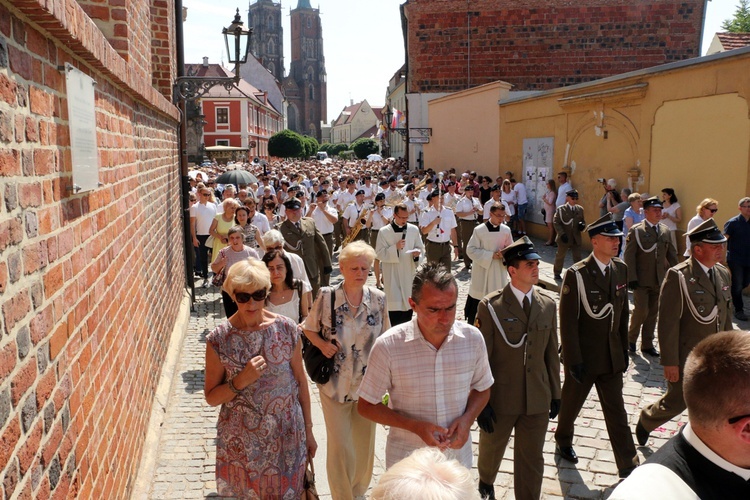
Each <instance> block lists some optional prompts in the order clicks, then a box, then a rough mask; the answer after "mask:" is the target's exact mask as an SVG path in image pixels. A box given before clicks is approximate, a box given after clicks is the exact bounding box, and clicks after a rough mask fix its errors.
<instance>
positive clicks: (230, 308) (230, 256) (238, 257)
mask: <svg viewBox="0 0 750 500" xmlns="http://www.w3.org/2000/svg"><path fill="white" fill-rule="evenodd" d="M227 239H228V240H229V245H228V246H226V247H224V248H222V249H221V250H219V252H218V255H217V256H216V257H217V258H216V260H214V261H213V262H212V263H211V270H212V271H213V272H214V273H215V274H219V273H220V272H222V271H223V272H224V274H225V275H226V274H227V273H228V272H229V269H230V268H231V267H232V266H233V265H234V264H236V263H237V262H240V261H242V260H245V259H247V258H249V257H253V258H254V259H257V258H258V252H256V251H255V249H253V248H250V247H248V246H247V245H245V244H244V234H243V231H242V227H240V226H232V227H231V228H230V229H229V232H228V233H227ZM221 299H222V301H223V302H224V312H225V313H226V315H227V318H229V317H230V316H232V315H233V314H234V313H236V312H237V304H235V303H234V301H233V300H232V297H230V296H229V294H228V293H227V292H225V291H224V290H222V291H221Z"/></svg>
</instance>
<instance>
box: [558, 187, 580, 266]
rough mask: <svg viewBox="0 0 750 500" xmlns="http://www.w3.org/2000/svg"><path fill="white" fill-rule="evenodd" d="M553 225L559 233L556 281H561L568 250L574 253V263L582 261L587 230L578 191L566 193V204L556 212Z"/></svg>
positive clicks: (572, 190)
mask: <svg viewBox="0 0 750 500" xmlns="http://www.w3.org/2000/svg"><path fill="white" fill-rule="evenodd" d="M552 225H553V226H554V227H555V231H557V254H555V265H554V270H555V279H556V280H561V279H562V277H561V276H560V274H562V269H563V263H564V262H565V255H567V253H568V249H570V251H571V252H572V253H573V262H578V261H579V260H581V231H583V230H584V229H585V228H586V221H585V220H584V219H583V207H582V206H581V205H578V191H576V190H575V189H571V190H570V191H568V192H567V193H565V204H563V205H560V206H559V207H557V210H555V215H554V216H553V217H552Z"/></svg>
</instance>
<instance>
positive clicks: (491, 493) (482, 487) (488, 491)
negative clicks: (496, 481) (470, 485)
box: [479, 480, 495, 500]
mask: <svg viewBox="0 0 750 500" xmlns="http://www.w3.org/2000/svg"><path fill="white" fill-rule="evenodd" d="M479 496H481V497H482V498H483V499H487V500H495V486H494V485H492V484H487V483H483V482H482V481H481V480H480V481H479Z"/></svg>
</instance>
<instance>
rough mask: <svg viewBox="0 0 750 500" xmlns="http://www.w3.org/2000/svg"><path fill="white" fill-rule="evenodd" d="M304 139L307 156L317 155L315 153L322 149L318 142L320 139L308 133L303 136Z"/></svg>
mask: <svg viewBox="0 0 750 500" xmlns="http://www.w3.org/2000/svg"><path fill="white" fill-rule="evenodd" d="M302 140H303V141H304V143H305V158H310V157H311V156H315V153H317V152H318V151H320V149H319V148H320V144H318V140H317V139H316V138H315V137H311V136H309V135H306V136H304V137H302Z"/></svg>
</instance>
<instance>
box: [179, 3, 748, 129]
mask: <svg viewBox="0 0 750 500" xmlns="http://www.w3.org/2000/svg"><path fill="white" fill-rule="evenodd" d="M249 1H252V2H253V3H254V2H255V0H249ZM277 1H278V0H277ZM403 1H404V0H311V1H310V4H311V5H312V6H313V8H319V9H320V18H321V23H322V26H323V47H324V51H325V58H326V72H327V73H328V121H329V122H330V121H332V120H334V119H335V118H336V117H337V116H338V115H339V113H340V112H341V110H342V109H343V108H344V107H345V106H348V105H349V103H350V101H354V102H355V103H356V102H360V101H362V100H364V99H367V102H368V103H370V105H371V106H373V107H380V106H383V105H384V104H385V91H386V87H387V86H388V81H389V80H390V78H391V77H392V76H393V74H394V73H395V72H396V71H397V70H398V69H399V68H400V67H401V66H402V65H403V64H404V40H403V35H402V30H401V14H400V11H399V5H401V4H402V3H403ZM248 5H249V3H248V0H243V1H242V2H238V0H183V6H184V7H187V8H188V15H187V21H186V22H185V25H184V28H185V62H186V63H200V62H202V61H203V57H204V56H207V57H208V58H209V62H210V63H222V62H223V63H224V64H225V65H226V60H227V55H226V48H225V46H224V37H223V36H222V34H221V30H222V28H224V27H226V26H229V24H231V22H232V19H234V13H235V10H236V9H237V8H239V9H240V15H241V16H242V19H243V21H245V23H247V9H248ZM737 5H739V0H711V1H709V2H708V9H707V11H706V23H705V30H704V36H703V46H702V47H703V53H705V51H706V49H708V46H709V45H710V43H711V39H712V38H713V36H714V33H716V32H717V31H720V30H721V28H720V26H721V23H722V22H723V21H724V20H725V19H728V18H730V17H732V15H733V14H734V12H735V10H736V9H737ZM281 7H282V21H281V22H282V26H283V28H284V67H285V69H286V71H287V73H288V72H289V69H290V66H291V60H292V58H291V41H290V36H291V29H290V26H289V24H290V18H289V10H290V8H295V7H297V0H281Z"/></svg>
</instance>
